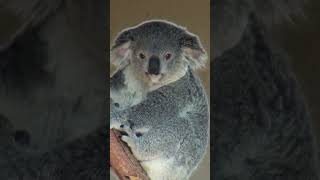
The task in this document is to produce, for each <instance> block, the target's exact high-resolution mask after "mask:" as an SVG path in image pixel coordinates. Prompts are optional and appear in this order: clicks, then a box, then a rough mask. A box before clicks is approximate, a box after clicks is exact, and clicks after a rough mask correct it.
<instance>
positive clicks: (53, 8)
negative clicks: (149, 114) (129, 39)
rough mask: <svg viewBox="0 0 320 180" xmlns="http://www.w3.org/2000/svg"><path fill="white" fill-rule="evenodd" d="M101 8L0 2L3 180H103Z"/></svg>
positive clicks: (45, 1) (97, 4)
mask: <svg viewBox="0 0 320 180" xmlns="http://www.w3.org/2000/svg"><path fill="white" fill-rule="evenodd" d="M106 3H107V1H99V0H93V1H86V0H79V1H69V0H28V1H25V2H22V1H20V0H10V1H2V0H0V11H1V12H0V14H1V16H0V26H1V34H0V36H1V38H0V179H1V180H18V179H19V180H21V179H23V180H34V179H51V180H61V179H106V177H107V172H106V167H107V162H106V159H107V155H106V152H107V148H106V142H105V140H106V137H108V136H107V134H106V129H107V123H106V119H105V116H106V115H107V112H108V111H107V109H106V107H107V104H106V102H105V97H106V92H107V87H106V80H107V78H106V77H105V74H106V70H105V67H107V61H106V58H105V44H106V42H105V40H106V39H107V37H106V35H105V30H106V23H105V22H106V14H107V13H106V9H105V7H106V6H107V4H106ZM84 17H85V18H84ZM80 19H81V21H80ZM8 22H10V23H8ZM11 25H12V26H11ZM3 27H5V28H3ZM93 29H94V33H92V30H93ZM71 164H72V165H71Z"/></svg>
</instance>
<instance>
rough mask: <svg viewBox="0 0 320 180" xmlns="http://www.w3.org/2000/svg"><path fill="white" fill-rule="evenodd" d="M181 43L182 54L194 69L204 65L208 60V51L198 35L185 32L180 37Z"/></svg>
mask: <svg viewBox="0 0 320 180" xmlns="http://www.w3.org/2000/svg"><path fill="white" fill-rule="evenodd" d="M179 43H180V47H181V49H182V54H183V56H184V57H185V58H186V59H187V61H188V63H189V65H190V67H191V68H192V69H198V68H201V67H204V65H205V63H206V61H207V53H206V51H205V50H204V49H203V47H202V45H201V42H200V40H199V38H198V37H197V36H196V35H194V34H192V33H189V32H185V33H184V34H183V35H182V37H181V38H180V40H179Z"/></svg>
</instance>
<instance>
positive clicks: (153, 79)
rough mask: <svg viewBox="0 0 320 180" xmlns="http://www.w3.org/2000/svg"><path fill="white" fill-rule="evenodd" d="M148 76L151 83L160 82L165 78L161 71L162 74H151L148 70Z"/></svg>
mask: <svg viewBox="0 0 320 180" xmlns="http://www.w3.org/2000/svg"><path fill="white" fill-rule="evenodd" d="M146 76H147V77H148V79H149V80H150V81H151V83H153V84H158V83H160V82H161V80H162V79H163V76H164V74H163V73H160V74H157V75H155V74H150V73H148V72H146Z"/></svg>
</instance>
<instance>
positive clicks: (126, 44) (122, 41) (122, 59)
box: [110, 30, 134, 66]
mask: <svg viewBox="0 0 320 180" xmlns="http://www.w3.org/2000/svg"><path fill="white" fill-rule="evenodd" d="M133 40H134V39H133V34H132V30H126V31H123V32H121V33H120V34H119V35H118V37H117V38H116V39H115V41H114V45H113V46H112V48H111V51H110V62H111V63H112V64H114V65H115V66H119V65H120V64H122V63H127V62H128V60H129V58H130V55H131V53H132V49H131V44H132V42H133Z"/></svg>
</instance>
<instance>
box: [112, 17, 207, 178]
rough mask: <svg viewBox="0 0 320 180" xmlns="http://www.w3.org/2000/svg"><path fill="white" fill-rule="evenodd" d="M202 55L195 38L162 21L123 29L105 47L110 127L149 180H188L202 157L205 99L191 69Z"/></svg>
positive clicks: (200, 62) (201, 61)
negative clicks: (110, 68) (108, 54)
mask: <svg viewBox="0 0 320 180" xmlns="http://www.w3.org/2000/svg"><path fill="white" fill-rule="evenodd" d="M206 58H207V55H206V52H205V50H204V49H203V47H202V45H201V42H200V40H199V38H198V37H197V36H196V35H194V34H192V33H190V32H188V31H187V29H185V28H183V27H180V26H178V25H176V24H173V23H171V22H168V21H163V20H151V21H146V22H143V23H141V24H139V25H137V26H135V27H131V28H128V29H125V30H123V31H122V32H120V33H119V34H118V36H117V37H116V38H115V41H114V44H113V46H112V48H111V59H110V60H111V63H113V64H115V65H116V66H117V67H119V69H118V70H117V71H116V73H115V74H114V75H113V76H112V77H111V80H110V83H111V84H110V99H111V102H112V103H114V105H112V104H111V116H110V128H114V129H117V130H120V131H123V132H125V133H126V134H127V135H125V136H122V140H123V141H124V142H126V143H127V144H128V146H129V147H130V149H131V150H132V153H133V155H134V156H135V157H136V158H137V160H139V161H140V163H141V165H142V167H143V168H144V169H145V171H146V172H147V174H148V176H149V177H150V178H151V179H152V180H169V179H170V180H182V179H188V178H189V176H190V175H191V173H192V171H193V170H194V169H195V168H196V167H197V165H198V164H199V162H200V161H201V160H202V157H203V155H204V153H205V149H206V147H207V144H208V135H209V109H208V99H207V96H206V93H205V90H204V88H203V86H202V84H201V81H200V79H199V78H198V77H197V76H196V74H195V72H194V70H196V69H198V68H201V67H203V66H204V64H205V61H206Z"/></svg>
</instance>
